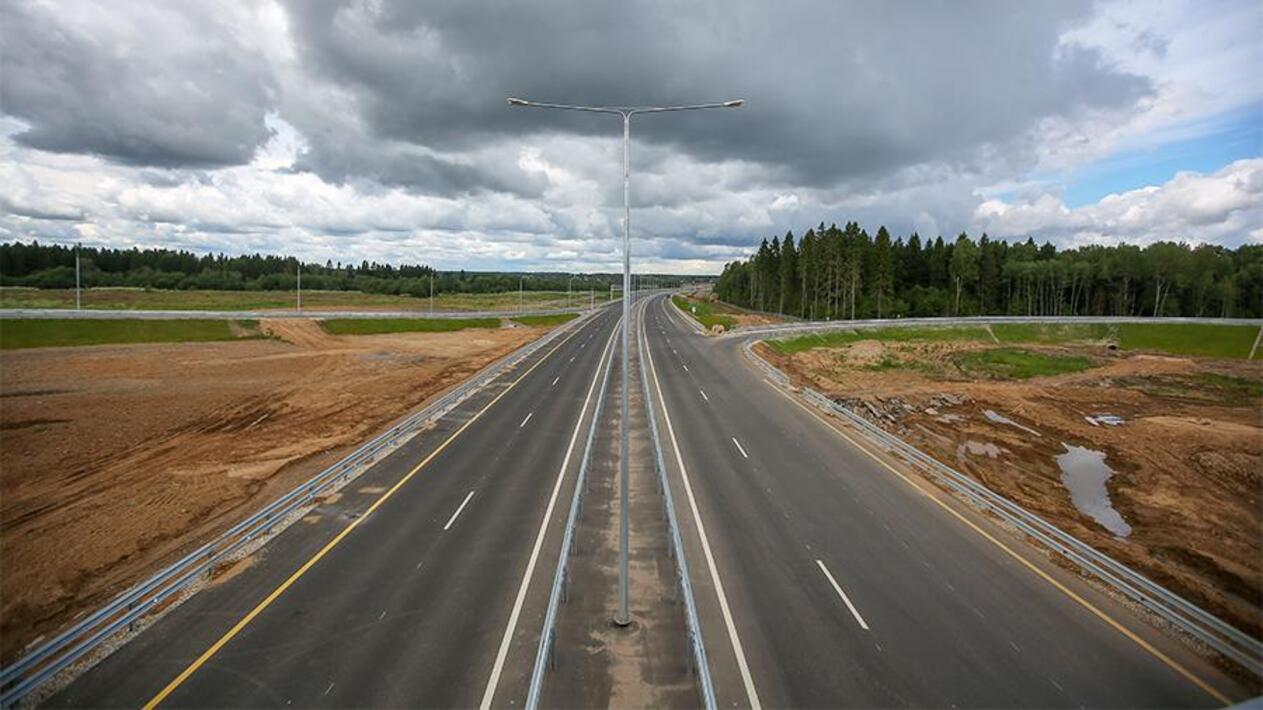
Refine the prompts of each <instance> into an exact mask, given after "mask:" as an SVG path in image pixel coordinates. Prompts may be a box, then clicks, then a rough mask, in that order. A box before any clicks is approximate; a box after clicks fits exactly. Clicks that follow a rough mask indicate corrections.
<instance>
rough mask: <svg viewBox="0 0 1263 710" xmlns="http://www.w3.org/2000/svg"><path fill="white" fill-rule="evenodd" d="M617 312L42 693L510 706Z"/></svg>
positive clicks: (76, 697) (55, 700)
mask: <svg viewBox="0 0 1263 710" xmlns="http://www.w3.org/2000/svg"><path fill="white" fill-rule="evenodd" d="M617 316H618V314H617V313H616V309H608V308H607V309H604V310H603V311H602V312H600V313H599V314H597V315H596V316H594V317H593V318H592V319H591V320H590V321H589V322H588V323H586V324H584V325H582V326H581V327H577V328H575V329H574V331H573V333H572V334H570V335H569V336H568V337H565V338H564V340H562V341H561V342H560V344H558V345H556V346H555V348H554V347H553V346H549V347H547V348H544V350H543V352H542V354H541V355H537V356H534V357H533V358H531V359H529V360H528V361H527V362H526V363H525V364H523V365H519V366H518V367H516V368H514V370H513V371H512V372H510V373H507V374H506V375H504V376H502V378H501V380H500V381H499V386H498V387H492V388H489V389H488V390H487V391H486V392H484V393H481V396H475V397H474V398H472V399H471V400H469V401H467V402H466V403H464V404H463V405H462V406H461V407H460V408H459V409H458V410H457V412H455V413H454V414H453V415H449V416H448V417H446V418H445V419H444V420H443V422H441V423H440V425H439V426H438V427H436V428H435V429H434V430H432V431H430V432H426V433H424V434H422V435H420V436H418V437H416V438H414V439H413V440H412V441H410V442H409V443H407V444H406V445H404V446H402V447H401V448H400V450H398V451H396V452H395V453H394V454H393V455H391V456H390V457H389V458H387V459H385V460H383V462H382V463H380V464H379V465H377V466H375V467H374V468H373V469H371V470H369V471H368V472H366V473H365V474H364V475H363V476H361V477H360V478H359V479H358V480H356V481H354V482H352V483H351V484H350V485H349V486H348V487H347V488H345V489H344V490H343V492H342V493H341V495H340V496H339V497H337V498H336V499H334V500H330V501H328V502H326V503H325V504H324V505H322V506H320V507H319V508H318V509H317V510H316V511H314V513H313V514H312V515H311V516H309V517H308V518H307V519H305V520H304V521H300V522H298V523H296V524H295V525H293V526H292V527H290V528H289V529H288V530H286V531H285V532H284V533H282V534H281V535H280V536H279V537H278V538H277V539H276V540H274V541H272V543H271V544H269V545H268V546H267V547H266V548H264V550H263V551H262V552H261V553H259V554H258V555H257V558H258V559H257V561H254V562H253V564H251V565H249V566H244V567H245V568H244V569H242V570H241V571H240V572H235V573H234V574H232V575H231V578H226V579H221V580H220V581H217V582H215V583H213V584H212V585H211V586H210V587H209V588H208V589H206V590H204V591H202V592H201V593H199V594H197V595H195V596H194V597H192V598H190V599H189V600H188V601H187V602H186V603H184V604H183V605H181V606H179V607H177V608H176V609H174V610H173V611H172V612H171V613H169V614H168V615H166V616H165V617H163V618H161V619H160V620H159V621H157V622H156V623H155V624H154V625H153V626H152V627H151V628H149V629H147V630H145V631H144V632H142V633H140V634H139V635H138V636H137V637H136V638H135V639H133V640H132V641H131V642H130V643H128V644H126V645H125V646H123V647H122V648H120V649H119V650H118V651H117V652H115V653H114V654H112V655H111V656H109V657H108V658H106V659H105V660H104V661H103V662H101V663H100V664H99V665H97V666H96V667H95V668H93V669H92V670H90V671H88V672H87V673H85V674H84V675H82V676H80V677H79V678H78V679H77V680H76V681H75V682H73V683H72V684H71V685H69V686H68V687H66V688H65V689H63V690H62V691H61V692H59V693H58V694H56V695H55V696H54V697H52V698H51V699H50V700H49V701H48V703H47V704H49V705H53V706H78V707H139V706H143V705H146V704H148V703H154V702H159V704H160V705H161V706H163V707H193V706H196V707H351V706H355V707H365V706H374V707H417V706H429V707H474V706H478V705H480V704H483V703H484V702H492V703H494V704H495V705H497V706H504V705H509V704H520V703H521V701H522V699H523V698H524V697H525V693H526V681H527V679H528V676H529V673H530V670H531V665H532V663H533V660H534V651H535V647H536V644H537V642H538V636H539V629H540V618H542V612H543V608H544V604H545V603H546V597H547V590H548V586H549V584H550V583H551V580H552V574H553V563H554V561H555V560H556V559H557V546H558V545H559V544H560V523H562V522H563V520H564V513H565V504H564V502H565V501H569V499H570V496H571V492H572V490H573V488H572V486H573V483H574V480H575V471H576V468H577V466H578V459H579V453H580V451H581V449H582V441H579V443H578V445H577V446H574V447H573V450H572V449H571V448H568V444H570V442H572V441H573V439H574V434H575V433H576V432H577V431H578V430H579V429H580V426H581V424H582V420H586V419H587V417H589V416H590V415H591V410H592V408H593V407H594V405H595V399H596V398H595V395H594V393H593V389H594V385H595V384H596V375H597V371H598V361H599V360H600V359H601V358H602V354H603V353H604V352H605V348H606V345H607V343H608V342H610V340H611V336H612V334H613V333H614V332H615V325H616V323H617V320H618V318H617ZM509 383H513V384H512V385H511V386H510V385H509ZM479 412H481V413H480V414H479ZM557 501H561V504H556V505H554V503H555V502H557ZM537 562H538V564H536V563H537ZM526 581H529V582H530V584H529V585H526V584H525V582H526Z"/></svg>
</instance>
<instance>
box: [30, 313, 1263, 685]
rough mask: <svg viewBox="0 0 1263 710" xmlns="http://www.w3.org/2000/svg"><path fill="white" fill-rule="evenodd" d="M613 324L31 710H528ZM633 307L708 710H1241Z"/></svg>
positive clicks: (731, 343)
mask: <svg viewBox="0 0 1263 710" xmlns="http://www.w3.org/2000/svg"><path fill="white" fill-rule="evenodd" d="M616 311H617V309H615V308H606V309H603V310H602V311H600V312H599V313H598V314H596V315H595V316H593V317H592V318H591V319H590V320H589V321H588V322H586V323H584V324H582V325H580V326H578V327H576V328H574V329H573V330H572V332H571V333H569V334H567V335H564V336H563V337H561V338H560V339H559V340H558V342H557V343H556V344H555V345H551V344H550V345H549V346H548V347H545V348H544V349H543V350H542V351H541V352H540V353H538V354H536V355H533V356H532V357H531V358H528V359H527V360H526V361H525V362H523V363H522V364H520V365H518V366H517V367H515V368H513V369H512V370H511V371H509V372H507V373H505V374H503V375H502V376H501V377H500V378H499V379H498V380H497V382H496V383H495V384H494V385H492V386H489V387H488V388H486V389H485V390H484V391H481V392H479V393H478V394H476V395H474V396H473V397H471V398H470V399H469V400H467V401H466V402H464V403H462V404H461V405H460V406H459V407H458V408H457V409H456V410H455V411H454V412H453V413H451V414H449V415H448V416H447V417H445V418H444V419H442V420H441V421H440V422H439V423H438V424H436V425H435V426H434V428H432V429H431V430H428V431H425V432H423V433H422V434H420V435H418V436H416V437H415V438H413V439H412V440H410V441H408V442H406V443H405V444H403V445H402V446H401V447H400V448H399V449H398V450H397V451H395V452H394V453H393V454H391V455H390V456H388V457H387V458H385V459H383V460H382V461H381V462H380V463H378V464H377V465H375V466H373V467H372V468H371V469H369V470H368V471H367V472H365V473H364V474H363V475H362V476H361V477H360V478H359V479H357V480H356V481H354V482H353V483H351V484H350V485H349V486H348V487H347V488H345V489H344V490H343V491H341V492H340V493H339V494H335V495H333V496H330V497H329V498H327V499H326V500H324V501H323V502H322V503H321V504H320V505H319V506H318V507H317V508H315V509H314V510H313V511H312V513H311V514H310V515H308V516H307V517H306V518H304V519H303V520H302V521H300V522H298V523H296V524H294V525H293V526H292V527H290V528H288V529H287V530H285V531H284V532H282V533H281V534H280V535H278V536H277V537H276V539H274V540H272V541H271V542H270V543H269V544H268V545H267V546H266V547H265V548H263V549H262V550H261V551H259V552H257V553H255V554H254V555H253V556H251V557H250V558H247V560H246V562H245V563H242V564H240V565H238V566H237V567H236V568H233V569H231V570H230V571H229V572H228V573H227V574H224V575H222V576H221V577H219V578H218V579H216V580H214V581H212V582H210V583H208V585H207V586H206V588H205V589H203V590H202V591H200V592H198V593H197V594H195V595H193V596H191V597H190V598H189V599H188V600H187V601H185V602H184V603H183V604H181V605H180V606H178V607H176V608H175V609H173V610H171V611H170V612H169V613H167V614H166V615H164V616H162V617H161V618H159V619H158V620H156V621H155V622H154V623H153V625H152V626H151V627H150V628H148V629H145V630H143V631H141V632H140V633H139V634H137V635H136V636H135V638H134V639H132V640H131V641H130V642H128V643H126V644H125V645H123V646H121V647H120V648H119V649H118V650H117V651H115V652H114V653H112V654H111V655H109V656H107V657H106V658H105V659H104V660H103V661H102V662H100V663H99V664H98V665H97V666H95V667H94V668H92V669H90V670H88V671H87V672H85V673H83V674H82V675H80V676H79V677H78V678H77V679H76V680H74V681H73V682H71V683H70V684H69V685H68V686H67V687H65V688H63V689H61V690H60V691H58V692H57V693H56V694H55V695H53V696H52V697H51V698H48V699H47V700H46V701H45V703H44V704H47V705H50V706H54V707H155V706H161V707H240V706H248V707H291V706H292V707H345V706H356V707H477V706H482V707H488V706H495V707H505V706H519V705H521V704H522V702H523V700H524V698H525V697H526V691H527V684H528V682H529V676H530V673H531V671H532V668H533V662H534V656H535V652H536V649H537V647H538V643H539V632H540V628H541V625H542V618H543V612H544V609H545V606H546V604H547V594H548V590H549V587H550V584H551V581H552V579H553V575H554V571H555V564H556V560H557V559H558V554H559V551H560V545H561V537H562V526H563V522H564V518H565V517H566V508H567V505H568V501H570V499H571V496H572V495H573V486H574V481H575V477H576V475H577V469H578V467H579V464H580V461H579V459H580V449H582V438H583V437H582V436H580V432H581V431H584V432H586V430H587V427H588V423H589V420H590V417H591V416H592V410H593V409H594V405H595V399H596V397H595V389H596V386H597V382H598V378H599V375H600V370H601V367H600V366H601V363H602V362H603V360H604V358H605V357H612V356H614V354H615V352H616V349H615V348H614V347H613V344H614V342H615V338H614V336H615V334H616V325H617V316H618V314H617V312H616ZM643 313H644V316H643V317H642V318H640V319H639V320H638V325H639V327H641V328H643V329H644V334H645V336H646V341H647V343H648V350H647V353H646V355H647V365H648V367H647V369H648V372H649V381H650V386H651V387H652V388H653V392H652V394H653V400H654V401H655V402H656V403H657V405H658V409H657V413H656V416H657V417H658V421H659V429H660V431H661V435H662V446H663V450H664V453H665V457H666V460H667V475H668V476H669V477H670V479H671V487H672V489H673V490H674V491H675V494H674V500H675V512H676V515H677V517H678V518H679V520H680V524H681V533H682V537H683V540H684V542H683V545H684V548H685V552H686V554H687V558H688V560H689V562H690V579H691V582H692V586H693V592H694V595H695V597H696V600H697V604H698V610H699V615H700V618H701V628H702V631H703V640H704V643H705V647H706V651H707V655H708V656H709V667H710V670H711V674H712V679H713V682H714V686H715V693H716V697H717V700H718V705H719V706H721V707H761V706H768V707H894V706H897V707H908V706H912V707H949V706H956V707H1080V706H1083V707H1214V706H1221V705H1225V704H1228V703H1229V701H1230V699H1237V698H1240V697H1241V695H1242V690H1241V688H1239V687H1238V686H1237V685H1235V684H1234V683H1233V682H1232V681H1231V680H1229V679H1228V678H1227V677H1226V676H1224V675H1223V674H1222V673H1220V672H1219V671H1217V670H1216V669H1215V668H1213V667H1212V666H1211V665H1210V664H1209V663H1207V662H1206V661H1204V660H1203V659H1201V658H1200V657H1198V656H1196V655H1195V654H1193V653H1192V652H1191V651H1189V650H1188V649H1187V648H1186V647H1185V646H1183V645H1182V644H1180V643H1178V642H1177V641H1175V640H1173V639H1171V638H1169V637H1167V636H1165V635H1164V634H1163V633H1161V632H1159V631H1158V630H1157V629H1155V628H1154V627H1153V626H1151V625H1150V624H1149V623H1148V622H1147V621H1146V620H1144V619H1143V618H1141V617H1140V616H1139V615H1138V614H1137V613H1135V612H1133V611H1131V610H1130V609H1128V608H1126V607H1124V606H1123V605H1121V604H1120V603H1118V602H1116V601H1114V600H1113V599H1112V598H1110V597H1107V596H1106V595H1105V594H1103V593H1101V592H1098V591H1096V590H1095V589H1094V588H1093V587H1091V586H1089V585H1088V584H1086V583H1085V582H1084V581H1083V580H1081V579H1080V578H1078V577H1077V576H1076V575H1074V574H1072V573H1070V572H1067V571H1065V570H1063V569H1061V568H1059V567H1057V566H1055V565H1054V564H1052V563H1051V562H1050V561H1049V560H1048V559H1047V558H1045V557H1044V556H1042V554H1041V553H1039V552H1038V551H1036V550H1035V549H1034V548H1032V547H1031V546H1029V545H1026V544H1025V543H1024V542H1023V541H1022V540H1021V539H1020V538H1018V537H1017V536H1015V535H1013V534H1011V533H1009V532H1008V531H1005V530H1003V529H1001V528H1000V527H999V525H998V524H996V523H994V522H992V521H991V520H989V519H987V518H984V517H983V516H982V515H981V514H979V513H977V512H975V511H973V510H971V509H969V508H967V507H966V506H964V505H963V504H961V503H959V502H957V501H956V500H955V499H953V498H951V497H950V496H948V495H947V494H945V493H942V492H941V491H939V490H938V489H936V488H934V487H933V486H932V485H930V484H929V483H927V482H926V481H924V480H921V479H920V478H917V477H915V476H912V475H908V474H905V473H903V472H902V471H901V470H900V469H899V468H898V467H897V466H895V467H892V466H890V465H889V463H888V462H886V461H884V460H883V459H880V458H879V457H877V456H874V455H872V454H871V453H870V452H869V451H867V450H866V448H865V447H864V446H863V445H862V442H859V441H853V440H851V439H848V438H847V436H851V437H854V434H853V433H852V434H847V433H846V432H845V430H840V429H839V428H838V427H837V426H836V425H835V423H833V422H830V421H829V420H827V419H826V418H824V417H822V416H821V415H820V414H818V413H817V412H816V411H815V410H811V409H808V408H807V407H806V406H805V405H803V404H802V403H800V402H799V401H797V400H796V399H794V398H793V395H792V394H791V393H788V392H785V391H783V390H781V389H779V388H777V387H776V386H774V385H773V384H772V383H770V382H769V381H767V380H765V379H764V377H763V374H762V373H761V372H760V371H759V370H757V369H756V368H754V367H753V366H752V365H751V364H750V363H749V362H748V361H746V360H745V358H744V357H743V355H742V354H741V345H742V341H741V340H740V339H736V338H714V337H703V336H701V335H699V334H698V333H697V332H696V330H695V329H694V328H693V327H691V326H690V325H688V324H687V323H686V321H685V316H684V315H683V314H681V313H680V312H679V311H678V310H677V309H676V308H675V307H674V306H672V305H671V304H670V303H669V301H668V300H667V299H665V298H663V297H661V296H652V297H650V300H649V302H648V304H647V307H646V308H645V309H644V310H643ZM635 534H636V533H635V531H633V535H635ZM581 578H582V577H581V576H580V577H577V578H576V579H581ZM576 594H577V595H581V594H600V592H599V591H598V590H590V589H589V590H580V591H576ZM577 608H578V607H576V609H577ZM571 645H572V646H573V643H571ZM582 652H583V649H582V648H567V649H565V651H564V653H568V654H575V653H582ZM563 657H564V656H563Z"/></svg>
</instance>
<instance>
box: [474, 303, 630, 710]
mask: <svg viewBox="0 0 1263 710" xmlns="http://www.w3.org/2000/svg"><path fill="white" fill-rule="evenodd" d="M620 320H621V319H620ZM618 332H619V327H618V325H617V321H616V322H615V327H614V330H613V331H612V332H611V333H610V339H609V340H607V341H605V350H604V351H603V352H602V353H601V357H600V358H598V359H597V361H596V372H594V373H593V374H592V384H590V385H588V396H587V397H585V398H584V400H583V407H582V408H581V409H579V420H578V421H576V422H575V424H574V432H572V433H571V434H570V445H569V446H567V447H566V456H565V458H563V459H562V461H561V470H559V471H558V472H557V481H556V483H554V484H553V493H552V496H551V497H549V499H548V507H547V508H545V509H544V517H543V519H542V520H540V523H539V533H538V534H536V536H535V546H534V547H532V548H531V556H530V558H529V559H528V560H527V562H526V571H525V572H524V573H523V574H522V584H521V586H519V587H518V590H517V598H516V599H514V601H513V611H511V612H510V613H509V623H508V624H506V625H505V627H504V636H503V637H501V639H500V650H499V651H497V652H496V660H495V662H494V663H493V664H492V666H491V675H490V676H489V677H488V678H487V687H486V689H484V690H483V693H482V702H481V703H480V704H479V707H480V708H482V710H487V708H490V707H491V701H492V700H494V699H495V695H496V686H497V685H499V684H500V673H501V672H503V670H504V659H505V658H507V657H508V655H509V644H510V643H511V642H512V641H513V630H514V629H516V628H517V620H518V616H520V615H521V614H522V604H523V603H524V602H525V601H526V590H527V589H529V588H530V586H531V577H532V576H533V575H534V573H535V562H536V561H537V560H538V559H539V550H540V548H541V547H543V545H544V535H545V533H547V532H548V523H549V521H550V520H551V519H552V517H553V508H554V507H556V505H557V495H558V494H559V493H560V492H561V484H562V481H564V480H565V477H566V469H567V468H568V467H569V466H570V456H571V455H572V454H573V453H574V445H575V442H576V441H577V440H578V439H579V429H580V428H582V426H583V417H584V415H585V414H586V413H587V411H588V404H589V403H591V401H592V393H593V392H594V391H595V390H596V384H597V381H598V380H599V379H600V378H601V363H603V362H605V358H606V356H607V355H608V356H611V357H612V355H611V349H610V348H611V346H612V345H613V344H614V336H616V335H618Z"/></svg>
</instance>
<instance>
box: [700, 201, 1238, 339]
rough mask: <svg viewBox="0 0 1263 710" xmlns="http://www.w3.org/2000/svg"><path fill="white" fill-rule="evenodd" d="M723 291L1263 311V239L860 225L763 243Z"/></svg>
mask: <svg viewBox="0 0 1263 710" xmlns="http://www.w3.org/2000/svg"><path fill="white" fill-rule="evenodd" d="M715 292H716V294H717V295H718V296H719V298H721V299H723V300H724V301H727V302H729V303H732V304H735V305H738V306H743V307H746V308H753V309H757V310H761V311H770V312H776V313H783V314H787V315H793V316H798V317H802V318H810V319H821V320H823V319H835V320H836V319H854V318H896V317H909V316H953V315H962V316H967V315H1061V316H1067V315H1125V316H1142V315H1143V316H1158V315H1161V316H1202V317H1241V318H1256V317H1259V316H1261V315H1263V245H1245V246H1241V247H1238V248H1237V249H1235V250H1233V249H1226V248H1224V247H1219V246H1211V245H1201V246H1196V247H1194V246H1189V245H1187V244H1181V243H1174V242H1159V243H1156V244H1151V245H1149V246H1146V247H1144V248H1141V247H1138V246H1133V245H1127V244H1120V245H1117V246H1087V247H1079V248H1077V249H1069V250H1063V251H1058V250H1057V249H1056V247H1054V246H1053V245H1052V244H1050V243H1045V244H1043V245H1042V246H1041V245H1037V244H1036V243H1035V242H1034V240H1031V239H1028V240H1026V241H1025V242H1016V243H1009V242H1006V241H1003V240H992V239H989V238H988V237H987V235H986V234H983V235H982V237H981V238H979V239H978V240H977V241H974V240H973V239H971V238H969V237H968V236H967V235H965V234H963V233H962V234H961V235H960V236H958V237H957V238H956V239H955V240H954V241H952V240H944V239H943V238H942V237H938V238H936V239H934V240H933V241H930V240H928V239H927V240H925V241H924V242H923V241H922V239H921V237H920V236H919V235H918V234H916V233H913V234H911V235H909V236H908V237H907V239H904V238H902V237H900V238H892V237H891V235H890V233H889V232H888V231H887V230H886V228H885V227H881V228H880V229H878V230H877V234H876V235H875V236H871V237H870V236H869V234H868V233H867V232H866V231H865V230H863V229H861V228H860V226H859V225H858V224H856V223H854V222H850V223H847V225H846V226H845V227H842V228H839V227H838V226H837V225H832V226H829V227H825V226H824V224H823V223H821V224H820V225H819V226H818V227H815V228H812V229H808V230H807V231H806V232H805V233H804V234H803V235H802V237H801V238H798V239H796V238H795V237H794V234H793V233H792V232H789V233H787V234H786V235H785V236H784V238H775V237H774V238H773V239H772V240H771V241H770V242H769V241H767V240H764V241H763V243H762V244H761V245H760V246H759V250H758V252H757V253H755V254H754V255H753V256H751V257H750V258H749V259H748V260H746V261H736V262H732V263H730V264H727V265H726V266H725V267H724V271H723V274H722V275H721V276H720V277H719V280H718V282H716V284H715Z"/></svg>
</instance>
